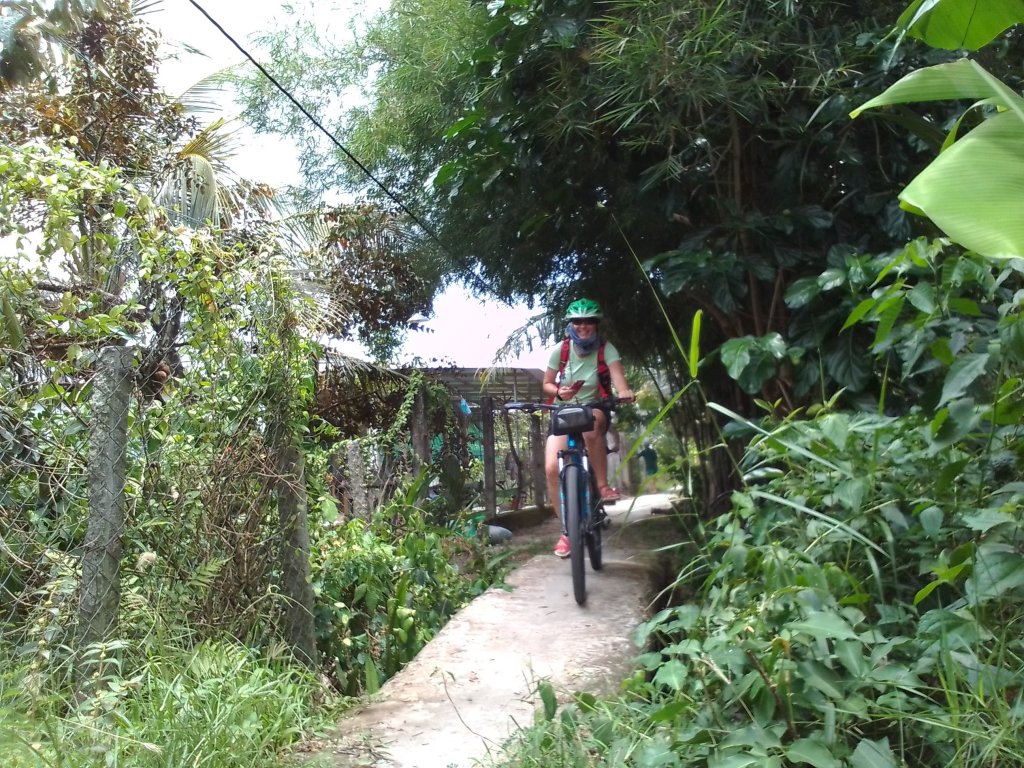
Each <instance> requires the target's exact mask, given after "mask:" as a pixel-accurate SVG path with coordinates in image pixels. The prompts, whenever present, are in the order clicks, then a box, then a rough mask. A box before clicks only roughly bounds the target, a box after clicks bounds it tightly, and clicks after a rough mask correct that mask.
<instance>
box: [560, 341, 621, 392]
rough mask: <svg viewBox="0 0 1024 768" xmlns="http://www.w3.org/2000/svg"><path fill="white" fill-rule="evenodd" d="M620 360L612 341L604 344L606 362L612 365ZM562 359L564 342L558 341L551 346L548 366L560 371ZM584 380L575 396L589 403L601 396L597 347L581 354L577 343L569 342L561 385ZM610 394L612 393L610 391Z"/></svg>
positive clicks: (570, 384)
mask: <svg viewBox="0 0 1024 768" xmlns="http://www.w3.org/2000/svg"><path fill="white" fill-rule="evenodd" d="M617 360H619V351H618V350H617V349H615V347H614V346H613V345H612V343H611V342H610V341H606V342H605V344H604V363H605V365H608V366H611V364H612V363H614V362H616V361H617ZM561 361H562V342H558V344H556V345H555V346H553V347H552V348H551V354H550V355H549V356H548V368H549V369H551V370H552V371H555V372H556V373H557V372H558V367H559V365H560V364H561ZM580 380H582V381H583V386H582V387H581V388H580V391H579V392H577V393H576V397H575V398H574V399H575V400H576V401H578V402H581V403H587V402H590V401H591V400H596V399H597V398H598V397H600V393H599V392H598V391H597V347H595V348H594V351H593V352H591V353H590V354H589V355H585V356H583V355H580V354H578V353H577V351H576V345H575V344H573V343H572V342H570V343H569V359H568V360H566V361H565V369H564V370H563V372H562V381H561V386H565V387H568V386H572V384H573V383H574V382H577V381H580ZM609 394H610V393H609Z"/></svg>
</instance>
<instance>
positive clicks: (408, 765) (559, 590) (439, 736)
mask: <svg viewBox="0 0 1024 768" xmlns="http://www.w3.org/2000/svg"><path fill="white" fill-rule="evenodd" d="M670 507H671V502H670V499H669V496H668V495H666V494H653V495H649V496H640V497H638V498H637V499H635V500H633V499H625V500H623V501H621V502H619V503H618V504H616V505H614V506H611V507H609V513H610V515H611V517H612V525H611V528H610V529H609V530H607V531H605V547H604V561H605V566H604V569H603V570H601V571H599V572H598V571H593V570H592V569H590V566H589V564H588V566H587V603H586V605H585V606H583V607H580V606H577V605H576V602H575V601H574V600H573V593H572V577H571V575H570V572H569V562H568V561H567V560H559V559H558V558H556V557H555V556H554V555H552V554H542V555H537V556H535V557H533V558H531V559H530V560H529V561H527V562H526V563H525V564H524V565H522V566H521V567H519V568H518V569H516V570H515V571H514V572H513V573H512V574H510V575H509V577H508V579H507V584H508V586H509V587H510V589H508V590H505V589H498V588H494V589H490V590H488V591H487V592H485V593H484V594H483V595H480V596H479V597H478V598H476V599H475V600H474V601H473V602H472V603H470V604H469V605H468V606H466V607H465V608H464V609H462V610H461V611H460V612H459V613H458V614H456V615H455V616H454V617H453V618H452V619H451V621H449V622H448V624H447V625H446V626H445V627H444V629H442V630H441V632H440V633H438V635H437V637H435V638H434V639H433V640H432V641H431V642H430V643H429V644H428V645H427V646H426V647H425V648H424V649H423V650H422V651H421V652H420V653H419V655H418V656H417V657H416V658H415V659H414V660H413V661H412V662H411V663H410V664H409V665H408V666H406V667H405V669H403V670H402V671H401V672H399V673H398V674H397V675H396V676H395V677H393V678H391V679H390V680H389V681H388V682H387V683H386V684H385V685H384V686H383V688H382V689H381V691H380V692H379V693H378V694H377V695H376V696H375V697H373V699H372V700H371V701H369V702H368V703H367V704H366V705H364V706H363V707H362V708H360V709H358V710H355V711H354V712H353V713H352V714H351V715H349V716H347V717H346V718H344V719H343V720H342V721H341V722H339V723H338V724H337V726H336V728H335V730H334V731H333V732H331V733H329V734H326V735H325V737H324V738H323V739H320V740H319V741H317V742H316V743H314V744H309V745H306V749H307V750H308V751H307V752H306V753H305V754H304V755H302V757H303V763H304V764H305V765H315V766H324V767H325V768H328V767H329V768H356V767H357V766H358V767H360V768H472V767H473V766H477V765H481V764H484V765H486V764H487V762H488V761H489V758H493V757H498V756H500V753H501V747H502V744H503V742H504V741H505V740H506V739H507V738H508V737H509V735H511V734H512V733H513V732H514V731H516V730H517V729H518V728H520V727H523V726H526V725H529V724H530V723H531V722H532V721H533V718H534V712H535V710H536V709H537V708H538V706H539V699H538V698H537V696H536V691H537V684H538V682H539V681H541V680H547V681H549V682H550V683H551V684H552V685H553V686H554V688H555V689H556V691H558V692H559V695H560V696H562V697H565V696H567V695H568V694H570V693H572V692H576V691H589V692H591V693H611V692H614V691H616V690H617V689H618V685H619V683H620V681H621V680H623V679H624V678H625V677H627V676H628V675H629V674H630V673H631V671H632V669H633V667H632V659H633V658H634V657H635V655H636V654H637V652H638V649H637V648H636V646H635V645H634V639H633V638H634V634H635V632H634V630H635V629H636V627H637V625H638V624H639V623H640V622H641V621H643V620H644V619H645V618H646V611H647V605H648V602H649V600H650V597H651V591H652V575H651V573H652V563H653V561H654V556H653V555H652V550H653V549H655V548H656V547H658V546H661V545H663V544H665V543H667V542H668V541H671V540H672V536H671V534H669V533H668V531H667V527H666V526H668V525H669V524H670V521H669V520H668V518H667V516H665V515H657V514H654V511H667V510H668V509H670ZM547 528H550V531H549V533H550V536H549V538H550V540H551V545H552V546H554V542H555V540H556V539H557V533H558V531H557V524H556V523H555V520H554V519H553V518H552V519H550V520H549V521H548V522H546V523H544V524H543V525H542V526H540V527H539V532H541V533H543V532H544V531H545V530H546V529H547ZM533 533H534V531H531V535H532V534H533Z"/></svg>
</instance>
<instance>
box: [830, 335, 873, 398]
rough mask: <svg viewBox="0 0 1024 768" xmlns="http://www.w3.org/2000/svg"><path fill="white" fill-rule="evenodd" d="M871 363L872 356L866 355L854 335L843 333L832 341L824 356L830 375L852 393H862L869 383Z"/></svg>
mask: <svg viewBox="0 0 1024 768" xmlns="http://www.w3.org/2000/svg"><path fill="white" fill-rule="evenodd" d="M871 361H872V358H871V355H868V354H865V351H864V348H863V347H861V346H860V345H859V344H857V340H856V336H855V334H852V333H843V334H840V335H839V336H838V337H837V338H834V339H832V341H831V342H829V344H828V346H827V347H826V349H825V352H824V354H823V355H822V362H824V363H825V371H826V372H827V373H828V375H829V376H831V377H832V378H833V379H835V381H837V382H838V383H839V385H840V386H842V387H846V388H847V389H849V390H850V391H851V392H860V391H861V390H862V389H863V388H864V386H865V385H866V384H867V383H868V381H869V379H870V378H871Z"/></svg>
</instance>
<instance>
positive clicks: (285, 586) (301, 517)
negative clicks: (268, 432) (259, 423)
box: [277, 425, 318, 667]
mask: <svg viewBox="0 0 1024 768" xmlns="http://www.w3.org/2000/svg"><path fill="white" fill-rule="evenodd" d="M277 468H278V481H277V510H278V516H279V518H280V523H281V573H282V579H281V581H282V583H281V589H282V592H283V594H284V597H285V599H286V600H287V601H288V602H287V606H286V608H285V614H284V622H285V632H286V633H287V637H288V643H289V645H290V646H291V648H292V651H293V653H294V654H295V657H296V658H297V659H298V660H299V661H301V662H302V663H303V664H306V665H307V666H309V667H316V666H317V664H318V660H317V649H316V631H315V627H314V623H313V584H312V579H311V573H310V567H309V520H308V517H307V498H306V473H305V463H304V461H303V456H302V452H301V451H300V450H299V448H298V446H296V445H295V441H294V439H293V438H292V437H291V436H290V435H289V434H288V432H287V430H286V429H285V427H284V425H278V440H277Z"/></svg>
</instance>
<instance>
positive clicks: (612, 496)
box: [601, 487, 622, 502]
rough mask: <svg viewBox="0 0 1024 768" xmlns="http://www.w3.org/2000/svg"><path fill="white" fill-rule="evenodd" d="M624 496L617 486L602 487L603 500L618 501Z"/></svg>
mask: <svg viewBox="0 0 1024 768" xmlns="http://www.w3.org/2000/svg"><path fill="white" fill-rule="evenodd" d="M621 498H622V497H621V496H620V495H619V492H618V491H617V490H616V489H615V488H611V487H605V488H602V489H601V501H610V502H616V501H618V500H619V499H621Z"/></svg>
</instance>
